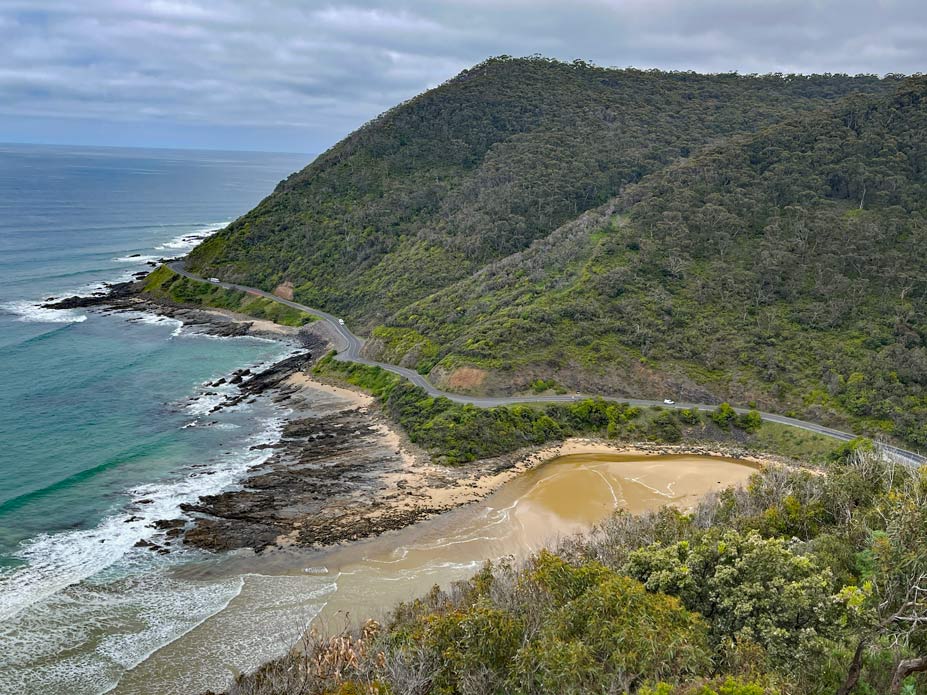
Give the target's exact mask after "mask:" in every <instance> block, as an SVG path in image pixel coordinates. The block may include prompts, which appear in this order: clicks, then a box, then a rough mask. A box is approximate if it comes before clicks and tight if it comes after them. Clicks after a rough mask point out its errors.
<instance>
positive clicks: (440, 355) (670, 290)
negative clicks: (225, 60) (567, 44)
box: [190, 57, 927, 446]
mask: <svg viewBox="0 0 927 695" xmlns="http://www.w3.org/2000/svg"><path fill="white" fill-rule="evenodd" d="M925 90H927V80H925V79H924V78H912V79H908V80H905V79H904V78H902V77H899V76H889V77H887V78H885V79H878V78H876V77H872V76H857V77H847V76H843V75H824V76H795V75H785V76H783V75H767V76H741V75H733V74H726V75H697V74H694V73H684V72H680V73H664V72H659V71H640V70H613V69H603V68H597V67H594V66H591V65H588V64H585V63H582V62H576V63H570V64H566V63H560V62H556V61H549V60H545V59H541V58H531V59H512V58H507V57H502V58H495V59H492V60H488V61H486V62H484V63H482V64H480V65H478V66H476V67H474V68H472V69H470V70H467V71H465V72H463V73H461V74H460V75H459V76H458V77H456V78H454V79H452V80H450V81H449V82H447V83H446V84H443V85H441V86H440V87H438V88H436V89H433V90H431V91H429V92H426V93H425V94H422V95H421V96H419V97H416V98H415V99H412V100H410V101H409V102H406V103H404V104H402V105H400V106H397V107H396V108H394V109H392V110H390V111H389V112H387V113H385V114H383V115H382V116H381V117H379V118H377V119H376V120H374V121H372V122H371V123H369V124H367V125H366V126H364V127H363V128H361V129H360V130H358V131H357V132H355V133H353V134H352V135H351V136H349V137H348V138H346V139H345V140H344V141H342V142H341V143H339V144H338V145H336V146H335V147H333V148H332V149H331V150H330V151H328V152H326V153H325V154H323V155H322V156H320V157H319V158H318V159H317V160H316V161H314V162H313V163H312V164H311V165H309V166H308V167H307V168H306V169H304V170H303V171H301V172H299V173H297V174H294V175H293V176H291V177H290V178H288V179H287V180H286V181H284V182H282V183H281V184H280V185H279V186H278V187H277V189H276V191H275V192H274V193H273V194H272V195H271V196H269V197H268V198H267V199H266V200H264V201H263V202H262V203H261V204H260V205H259V206H258V207H257V208H255V209H254V210H253V211H251V212H250V213H248V214H247V215H245V216H244V217H242V218H241V219H239V220H237V221H236V222H234V223H233V224H232V225H230V226H229V227H228V228H227V229H226V230H223V231H222V232H220V233H218V234H216V235H215V236H213V237H212V238H210V239H208V240H207V241H206V242H204V243H203V244H202V245H201V246H200V247H198V248H197V249H196V250H194V252H193V253H192V254H191V259H190V260H191V264H192V267H193V268H194V269H196V270H197V271H198V272H199V273H200V274H201V275H216V276H218V277H222V278H225V279H230V280H237V281H242V282H244V283H246V284H249V285H255V286H259V287H263V288H264V289H267V290H269V289H272V288H273V287H276V286H277V285H278V284H279V283H281V282H284V281H290V282H292V283H293V285H294V287H295V290H294V291H295V296H296V298H297V299H298V300H299V301H302V302H305V303H307V304H309V305H313V306H319V307H321V308H325V309H327V310H329V311H332V312H335V313H337V314H338V315H341V316H345V317H346V318H348V319H349V320H350V322H351V324H352V325H354V326H360V327H361V328H362V329H367V330H370V331H372V341H371V344H370V347H369V349H370V350H371V351H372V353H373V354H376V355H377V356H379V357H381V358H383V359H387V360H389V361H394V362H398V363H402V364H404V365H407V366H410V367H413V368H415V369H417V370H419V371H420V372H422V373H428V372H430V373H432V374H433V375H435V376H436V377H440V378H444V377H445V376H446V375H448V374H450V373H451V372H453V370H454V369H456V368H457V367H476V368H479V369H483V370H486V371H487V372H488V375H487V377H486V379H485V381H481V384H482V385H480V386H479V388H480V389H481V390H482V391H485V392H489V393H493V392H509V393H510V392H523V391H529V390H531V389H532V388H535V384H537V382H538V381H539V380H540V381H541V382H554V383H556V384H558V386H559V387H561V388H564V389H567V390H579V391H592V390H594V391H595V392H597V393H615V394H617V395H621V394H628V395H638V396H650V397H655V398H656V397H661V396H662V395H664V394H666V393H670V394H677V395H678V396H679V397H684V398H690V399H692V400H699V401H705V400H725V399H726V400H730V401H731V402H735V403H746V402H750V401H756V402H757V403H759V405H760V406H761V407H762V408H763V409H768V410H775V411H780V412H787V411H791V412H794V413H796V414H799V415H802V416H805V417H806V418H810V419H815V420H819V421H824V422H828V423H833V424H836V425H845V426H846V425H848V424H852V425H853V426H855V427H856V428H857V429H859V430H860V431H862V432H865V433H867V434H868V435H879V436H883V435H884V436H888V437H894V438H896V439H899V440H905V441H907V442H909V443H912V444H914V445H920V446H925V445H927V424H925V423H927V396H925V386H927V328H925V324H924V316H925V315H927V306H925V303H927V299H925V297H927V286H925V284H924V282H923V277H922V273H920V269H921V268H923V267H924V264H925V260H927V258H925V253H927V238H925V234H927V231H925V230H927V225H925V223H924V217H925V215H924V213H925V210H924V206H925V203H924V201H925V200H927V196H925V195H924V194H925V186H927V174H925V172H927V167H925V166H924V161H925V157H927V155H925V151H927V139H925V137H924V133H925V132H927V129H925V128H924V124H925V118H927V117H925V106H924V104H925V103H927V100H925V99H923V95H924V92H925Z"/></svg>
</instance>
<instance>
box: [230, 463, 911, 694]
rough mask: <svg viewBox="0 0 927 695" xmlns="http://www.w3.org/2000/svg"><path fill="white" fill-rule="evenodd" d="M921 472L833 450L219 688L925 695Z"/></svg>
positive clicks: (620, 522) (493, 574) (408, 608)
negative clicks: (827, 456) (824, 461)
mask: <svg viewBox="0 0 927 695" xmlns="http://www.w3.org/2000/svg"><path fill="white" fill-rule="evenodd" d="M925 497H927V469H922V470H920V471H917V470H914V469H911V468H906V467H898V466H895V465H894V464H892V463H890V462H887V461H885V460H883V459H881V458H880V457H878V456H877V455H876V454H875V453H874V450H873V449H872V448H871V447H868V446H858V445H857V446H850V447H846V448H845V449H844V451H843V452H842V454H841V455H840V456H839V457H837V458H835V459H834V460H833V461H832V462H831V463H830V464H829V466H828V468H827V470H826V472H825V474H823V475H822V474H820V473H812V472H810V471H807V470H803V469H798V468H781V467H767V468H766V469H764V470H762V471H759V472H757V473H756V474H755V475H754V476H753V477H752V478H751V480H750V482H749V484H748V486H747V487H746V488H741V489H728V490H724V491H721V492H718V493H714V494H712V495H709V496H708V497H706V498H705V499H703V500H702V501H701V502H700V503H699V504H698V506H697V507H695V508H694V509H692V510H691V511H689V512H682V511H679V510H677V509H674V508H669V507H666V508H663V509H662V510H659V511H657V512H653V513H651V514H648V515H645V516H632V515H629V514H627V513H622V512H619V513H617V514H616V515H614V516H613V517H612V518H611V519H609V520H608V521H606V522H605V523H604V524H603V525H602V526H601V527H600V528H599V529H597V530H596V531H595V532H594V533H592V534H590V535H588V536H586V537H578V538H574V539H571V540H570V541H568V542H566V543H564V544H562V545H561V546H560V547H559V548H558V549H556V551H550V550H545V551H542V552H540V553H539V554H538V555H536V556H534V557H532V558H531V559H530V560H529V561H527V562H526V563H524V564H515V563H513V562H512V561H500V562H497V563H495V564H487V565H485V566H484V567H483V569H482V570H481V571H479V572H478V573H477V574H475V575H474V576H473V577H472V578H471V579H470V580H468V581H465V582H460V583H458V584H456V585H454V586H453V587H451V588H450V589H449V590H447V591H442V590H439V589H438V588H437V587H435V589H434V590H433V591H432V592H431V593H430V594H428V595H427V596H424V597H422V598H420V599H418V600H415V601H413V602H411V603H407V604H402V605H400V606H398V607H396V608H395V609H394V610H393V611H392V612H391V614H390V615H389V616H388V618H387V619H386V620H385V622H384V623H383V624H378V623H374V622H372V621H370V622H368V623H366V624H365V626H364V628H363V630H362V631H359V632H357V633H346V634H343V635H340V636H337V637H333V638H331V639H323V638H321V637H320V636H319V635H318V634H311V635H309V636H307V639H306V642H305V644H304V647H305V650H304V651H300V652H296V651H294V652H293V653H291V655H290V656H288V657H284V658H283V659H281V660H278V661H276V662H272V663H271V664H268V665H265V666H264V667H262V668H261V669H260V670H259V671H258V672H257V673H255V674H253V675H250V676H246V677H242V678H239V680H238V682H237V683H236V685H235V687H233V689H232V692H233V693H254V694H258V693H271V692H273V693H296V692H300V693H306V694H307V695H319V694H322V693H361V692H365V693H366V692H373V693H381V694H394V693H395V694H398V693H411V692H415V693H423V694H425V693H428V694H435V695H437V694H439V693H440V694H442V695H471V694H472V695H477V694H479V695H495V694H498V695H502V694H506V695H508V694H512V693H515V694H518V695H547V694H549V693H566V694H576V695H580V694H583V695H585V694H590V695H599V694H601V695H605V694H607V693H630V694H634V695H833V694H834V693H837V694H838V695H850V694H852V695H884V694H888V695H899V694H901V693H904V694H905V695H923V694H924V693H927V598H925V595H924V592H925V590H924V586H923V582H924V578H925V577H927V506H925V505H924V504H923V500H924V499H925Z"/></svg>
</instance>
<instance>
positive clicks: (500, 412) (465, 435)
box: [314, 353, 838, 464]
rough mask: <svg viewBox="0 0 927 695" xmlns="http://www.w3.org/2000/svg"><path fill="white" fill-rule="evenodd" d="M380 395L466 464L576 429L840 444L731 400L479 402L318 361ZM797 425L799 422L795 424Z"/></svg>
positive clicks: (797, 449)
mask: <svg viewBox="0 0 927 695" xmlns="http://www.w3.org/2000/svg"><path fill="white" fill-rule="evenodd" d="M314 371H315V373H316V374H317V375H321V376H326V377H329V378H336V379H342V380H344V381H347V382H348V383H350V384H353V385H354V386H359V387H360V388H363V389H365V390H367V391H369V392H370V393H372V394H373V395H375V396H376V397H377V398H378V399H379V400H380V401H381V402H382V403H383V406H384V409H385V411H386V413H387V414H388V415H389V416H390V417H391V418H392V419H393V420H394V421H395V422H396V423H397V424H398V425H400V426H401V427H402V429H403V430H404V431H405V433H406V434H407V435H408V437H409V439H410V440H411V441H412V442H414V443H415V444H418V445H419V446H421V447H422V448H424V449H425V450H427V451H428V452H429V453H430V454H431V455H432V456H433V457H434V458H435V460H436V461H438V462H440V463H446V464H461V463H467V462H470V461H476V460H479V459H486V458H492V457H495V456H500V455H502V454H507V453H511V452H513V451H518V450H519V449H523V448H525V447H530V446H538V445H541V444H545V443H547V442H553V441H558V440H562V439H565V438H567V437H573V436H594V437H603V438H605V437H607V438H609V439H616V440H620V441H629V442H640V441H651V442H657V443H665V444H675V443H678V442H681V441H683V440H685V441H689V442H695V441H699V442H725V443H731V444H736V445H738V446H740V447H743V448H745V449H751V450H757V451H767V452H771V453H778V454H782V455H787V456H796V455H799V454H801V452H802V451H803V450H807V451H808V454H809V456H807V458H806V460H814V461H823V460H826V459H827V458H828V457H831V456H832V455H833V454H834V452H835V451H836V450H837V449H838V443H837V442H836V440H834V439H830V438H825V437H823V436H822V435H814V434H812V433H810V432H809V433H801V434H799V433H797V431H796V434H794V435H792V436H791V437H790V436H788V435H786V434H785V433H783V432H782V431H781V428H782V426H781V425H779V426H775V427H774V426H773V425H772V423H766V422H763V420H762V419H761V418H760V415H759V413H757V412H756V411H750V412H748V413H745V414H742V415H738V414H737V413H736V412H734V410H733V409H732V408H731V406H730V405H728V404H727V403H722V404H721V405H720V406H718V408H717V409H716V410H714V411H710V412H709V411H697V410H676V409H670V410H664V409H663V408H659V407H657V408H635V407H631V406H629V405H628V404H627V403H619V402H613V401H605V400H602V399H583V400H577V401H573V402H567V403H549V404H524V405H511V406H498V407H495V408H478V407H476V406H473V405H462V404H460V403H454V402H453V401H451V400H449V399H447V398H434V397H432V396H429V395H428V394H427V393H426V392H425V391H423V390H422V389H420V388H418V387H416V386H413V385H412V384H409V383H408V382H407V381H405V380H404V379H402V378H401V377H399V376H397V375H395V374H393V373H392V372H388V371H386V370H384V369H381V368H380V367H370V366H367V365H362V364H356V363H354V362H341V361H339V360H336V359H335V358H334V354H333V353H330V354H328V355H326V356H325V357H324V358H322V359H321V360H320V361H319V363H318V364H317V365H316V366H315V369H314ZM788 429H789V430H792V429H793V428H788Z"/></svg>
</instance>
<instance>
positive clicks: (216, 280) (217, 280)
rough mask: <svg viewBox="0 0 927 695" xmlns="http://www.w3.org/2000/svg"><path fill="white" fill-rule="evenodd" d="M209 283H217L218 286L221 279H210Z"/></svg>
mask: <svg viewBox="0 0 927 695" xmlns="http://www.w3.org/2000/svg"><path fill="white" fill-rule="evenodd" d="M209 281H210V282H214V283H216V284H217V285H218V284H219V278H209Z"/></svg>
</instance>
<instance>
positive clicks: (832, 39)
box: [0, 0, 927, 150]
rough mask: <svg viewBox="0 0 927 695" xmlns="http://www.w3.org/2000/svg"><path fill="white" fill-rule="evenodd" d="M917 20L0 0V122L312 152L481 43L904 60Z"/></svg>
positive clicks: (673, 10)
mask: <svg viewBox="0 0 927 695" xmlns="http://www.w3.org/2000/svg"><path fill="white" fill-rule="evenodd" d="M925 35H927V3H923V2H921V1H920V0H904V1H902V0H883V1H882V2H878V1H876V2H840V1H838V0H811V1H809V0H780V1H772V0H770V1H760V0H703V1H700V2H692V0H624V1H618V0H610V1H609V0H574V1H573V2H570V3H564V2H562V1H556V2H555V1H553V0H472V1H471V2H447V1H440V0H437V1H436V0H393V1H387V0H354V1H352V2H297V1H295V0H211V1H207V0H198V1H190V2H185V1H183V0H82V1H81V2H79V3H74V2H73V1H71V0H68V1H65V0H38V2H36V1H35V0H31V1H29V2H26V1H24V0H5V2H4V3H3V4H2V7H0V119H2V120H0V125H2V126H3V127H4V129H5V130H10V131H13V133H12V135H13V137H16V135H17V133H16V132H15V131H16V130H17V128H18V130H19V131H21V132H23V133H27V132H28V130H29V119H36V122H39V121H41V123H42V124H43V127H44V128H46V129H47V127H50V126H48V124H49V123H54V122H58V123H60V124H61V125H60V130H61V132H62V133H67V130H68V124H69V123H72V122H73V123H75V124H76V123H78V122H84V121H87V120H88V119H90V120H93V121H96V122H110V123H113V124H123V126H124V127H125V128H130V129H131V128H136V129H139V131H140V132H141V129H144V128H145V127H146V124H148V125H151V124H155V123H157V124H158V126H159V132H162V131H164V129H165V128H167V129H168V130H169V129H170V128H171V127H172V128H174V129H175V130H177V131H182V130H183V129H185V128H186V129H191V130H195V129H203V128H209V127H212V126H214V127H216V128H217V129H218V128H223V129H230V130H229V132H234V133H235V137H236V138H241V137H243V138H244V139H245V140H247V139H248V133H249V132H253V133H257V132H258V131H261V133H263V134H262V135H261V137H260V138H256V140H260V141H261V142H262V143H263V142H268V141H274V139H273V135H272V133H273V131H274V129H279V130H280V133H281V134H280V145H279V146H280V148H281V149H284V148H290V147H289V146H288V144H287V141H286V140H284V139H283V138H292V137H293V134H294V133H300V134H302V135H301V137H302V138H303V140H302V142H300V143H299V145H298V147H297V149H302V150H305V149H307V148H308V149H315V150H318V149H322V148H324V147H326V146H327V145H329V144H331V143H332V142H333V141H335V140H336V139H338V138H339V137H340V136H343V135H344V134H346V133H347V132H349V131H350V130H352V129H354V128H356V127H357V126H358V125H360V124H361V123H363V122H364V121H366V120H368V119H369V118H371V117H373V116H375V115H377V114H378V113H380V112H382V111H384V110H385V109H387V108H389V107H390V106H392V105H393V104H395V103H397V102H399V101H402V100H404V99H407V98H409V97H411V96H413V95H414V94H416V93H417V92H420V91H422V90H423V89H425V88H428V87H430V86H434V85H437V84H439V83H440V82H442V81H443V80H446V79H448V78H449V77H452V76H453V75H454V74H455V73H457V72H458V71H459V70H461V69H463V68H465V67H467V66H468V65H471V64H473V63H475V62H478V61H480V60H482V59H483V58H486V57H488V56H490V55H497V54H501V53H507V54H511V55H528V54H532V53H542V54H545V55H551V56H553V57H558V58H562V59H573V58H583V59H587V60H591V61H593V62H596V63H598V64H600V65H617V66H628V65H635V66H639V67H661V68H667V69H694V70H699V71H729V70H739V71H741V72H769V71H795V72H813V71H817V72H824V71H828V72H850V73H855V72H875V73H886V72H908V73H910V72H917V71H920V70H922V69H923V66H924V65H925V57H927V48H925V44H924V42H923V40H922V37H923V36H925ZM75 127H76V126H75ZM268 133H271V135H268ZM3 136H4V133H3V132H2V131H0V140H3V139H9V138H4V137H3ZM268 138H269V140H268ZM249 144H250V143H249V142H237V141H236V142H230V143H229V145H231V146H235V145H238V146H244V147H247V146H249Z"/></svg>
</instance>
